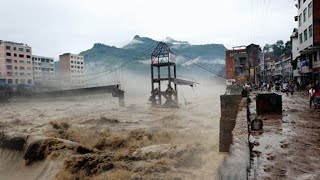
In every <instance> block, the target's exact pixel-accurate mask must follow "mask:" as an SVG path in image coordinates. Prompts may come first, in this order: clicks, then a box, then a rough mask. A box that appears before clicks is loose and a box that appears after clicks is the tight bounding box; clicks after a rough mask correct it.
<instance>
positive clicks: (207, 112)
mask: <svg viewBox="0 0 320 180" xmlns="http://www.w3.org/2000/svg"><path fill="white" fill-rule="evenodd" d="M219 84H220V83H217V82H206V83H204V84H200V85H199V86H198V87H197V88H194V89H191V88H190V87H180V88H179V100H180V102H179V103H180V108H174V109H170V108H153V107H151V106H150V104H149V103H148V101H147V99H148V96H149V94H150V92H149V90H148V89H135V90H128V89H127V90H126V92H127V93H126V94H125V96H126V107H119V106H118V100H117V99H116V98H112V97H111V96H109V95H105V96H102V95H92V96H81V97H80V96H79V97H72V98H56V99H52V98H47V99H42V100H32V99H29V100H27V99H12V100H11V101H10V103H7V104H1V105H0V131H1V133H0V179H24V180H27V179H74V178H80V179H92V178H94V179H130V178H138V179H150V178H160V179H216V170H217V168H218V166H219V163H220V162H221V161H222V159H223V155H221V154H219V152H218V139H219V118H220V101H219V95H221V94H223V93H224V87H223V85H219Z"/></svg>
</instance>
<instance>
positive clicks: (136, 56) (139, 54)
mask: <svg viewBox="0 0 320 180" xmlns="http://www.w3.org/2000/svg"><path fill="white" fill-rule="evenodd" d="M154 47H155V45H154V46H152V47H151V48H147V49H145V50H142V51H140V52H138V53H135V54H133V55H135V56H134V57H133V59H136V58H140V57H141V56H143V55H145V52H146V51H147V52H149V51H150V50H151V49H152V48H154ZM141 53H143V54H142V55H141ZM131 60H132V59H131ZM131 60H129V61H127V62H130V61H131ZM125 63H126V62H125ZM125 63H123V64H125ZM112 70H113V69H109V70H105V71H101V72H95V73H90V74H83V75H78V76H76V77H77V78H79V77H84V76H92V75H98V74H103V73H107V72H109V71H112ZM112 72H114V71H112ZM72 78H73V77H70V76H68V77H62V78H55V79H51V80H53V81H57V80H64V79H72Z"/></svg>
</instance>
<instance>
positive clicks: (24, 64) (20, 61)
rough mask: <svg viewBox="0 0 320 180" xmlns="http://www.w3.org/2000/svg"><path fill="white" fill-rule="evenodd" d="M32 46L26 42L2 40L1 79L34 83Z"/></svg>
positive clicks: (0, 55) (20, 82) (14, 82)
mask: <svg viewBox="0 0 320 180" xmlns="http://www.w3.org/2000/svg"><path fill="white" fill-rule="evenodd" d="M31 55H32V48H31V47H30V46H28V45H26V44H22V43H16V42H9V41H1V40H0V81H1V82H3V83H7V84H29V85H31V84H33V73H32V63H31Z"/></svg>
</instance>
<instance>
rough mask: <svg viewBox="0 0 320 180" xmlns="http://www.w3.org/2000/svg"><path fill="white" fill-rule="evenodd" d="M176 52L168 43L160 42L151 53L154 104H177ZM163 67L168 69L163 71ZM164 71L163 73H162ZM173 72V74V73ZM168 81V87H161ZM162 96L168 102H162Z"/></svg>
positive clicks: (152, 97) (152, 99)
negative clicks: (164, 88) (163, 88)
mask: <svg viewBox="0 0 320 180" xmlns="http://www.w3.org/2000/svg"><path fill="white" fill-rule="evenodd" d="M174 58H175V57H174V54H173V52H172V51H171V50H170V48H169V47H168V45H167V44H165V43H163V42H160V43H159V44H158V46H157V47H156V49H155V50H154V51H153V53H152V55H151V89H152V91H151V97H150V101H152V103H153V104H154V105H160V106H161V105H165V106H177V105H178V91H177V84H176V83H175V80H176V78H177V69H176V63H175V61H174ZM162 69H165V70H166V69H167V71H165V72H164V71H163V70H162ZM161 72H162V73H161ZM172 72H173V74H172ZM164 83H167V89H166V90H165V91H163V90H162V89H161V88H162V87H163V86H162V85H163V84H164ZM161 86H162V87H161ZM162 97H164V98H165V99H166V102H165V103H164V104H162Z"/></svg>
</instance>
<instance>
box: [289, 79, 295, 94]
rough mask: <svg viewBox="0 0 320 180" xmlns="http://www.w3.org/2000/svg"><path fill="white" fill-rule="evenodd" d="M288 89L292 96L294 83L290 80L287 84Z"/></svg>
mask: <svg viewBox="0 0 320 180" xmlns="http://www.w3.org/2000/svg"><path fill="white" fill-rule="evenodd" d="M288 91H289V92H290V93H291V96H292V95H293V93H294V84H293V83H292V81H290V82H289V84H288Z"/></svg>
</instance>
